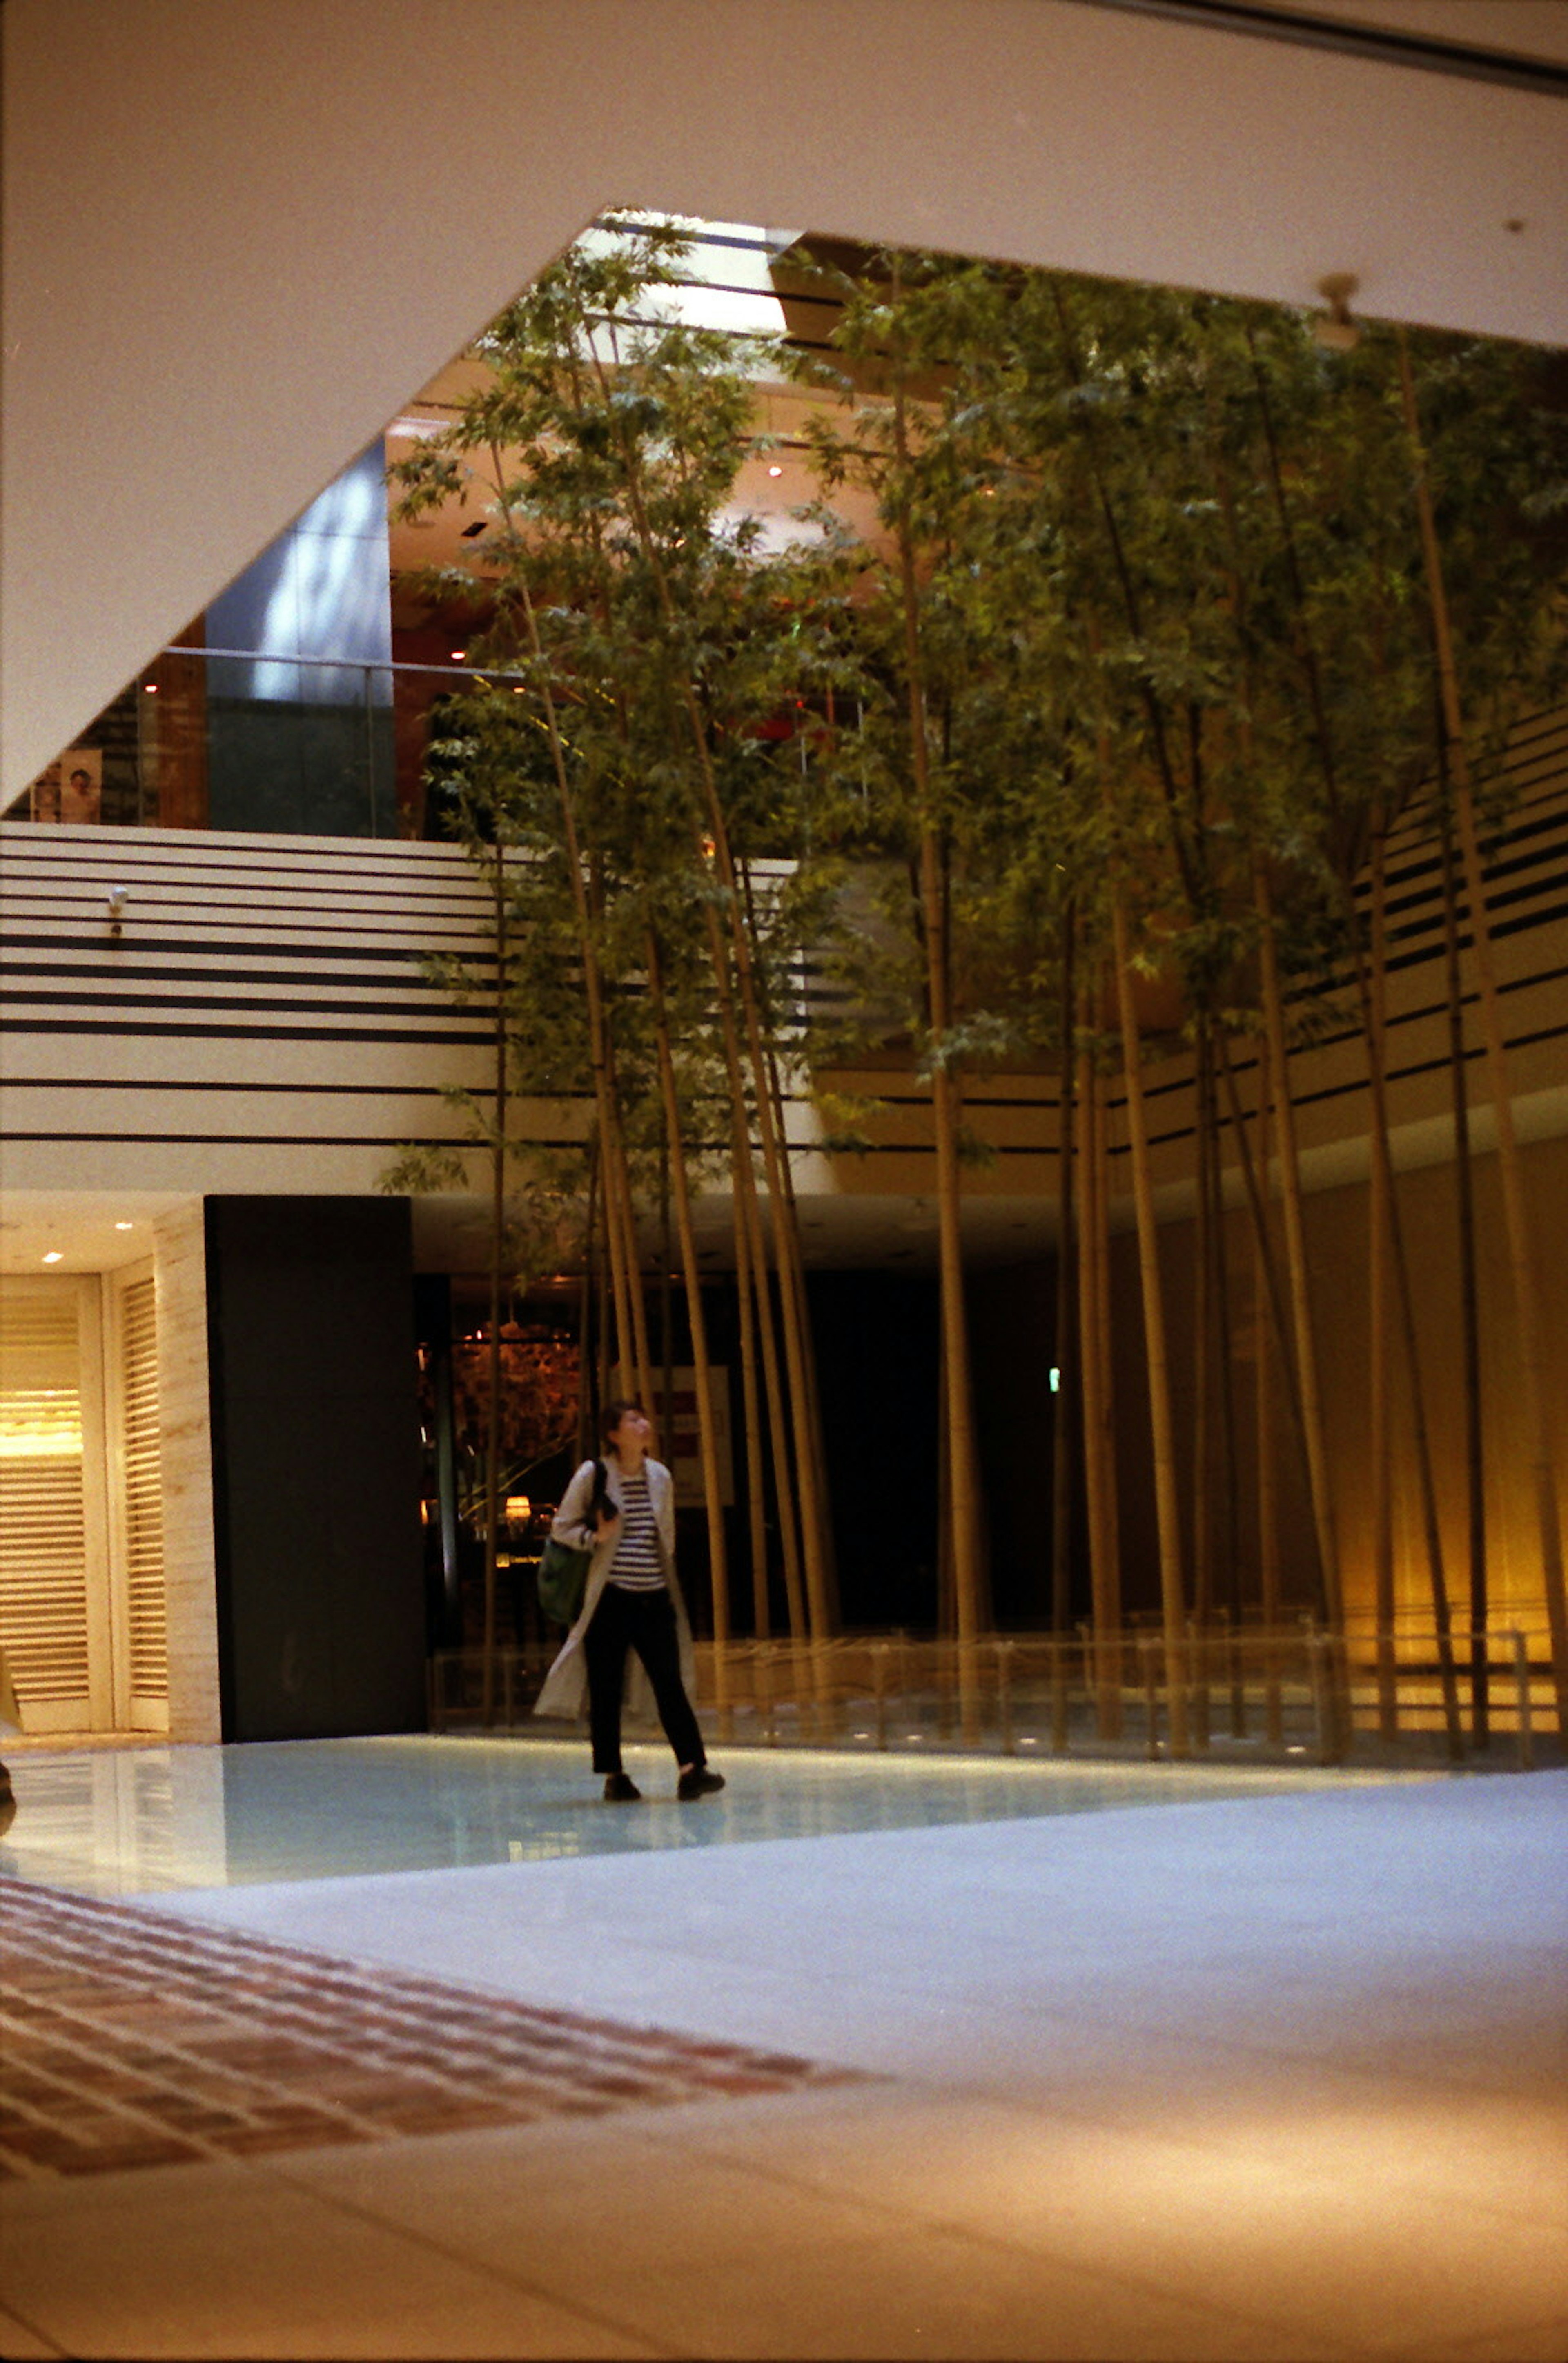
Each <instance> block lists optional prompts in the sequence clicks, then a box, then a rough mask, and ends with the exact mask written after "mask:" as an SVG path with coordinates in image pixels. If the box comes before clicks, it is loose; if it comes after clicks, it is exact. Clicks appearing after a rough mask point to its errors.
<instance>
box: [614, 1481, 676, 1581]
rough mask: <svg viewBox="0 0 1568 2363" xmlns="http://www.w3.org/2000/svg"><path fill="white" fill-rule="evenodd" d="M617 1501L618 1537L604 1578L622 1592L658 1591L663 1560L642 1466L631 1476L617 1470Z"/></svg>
mask: <svg viewBox="0 0 1568 2363" xmlns="http://www.w3.org/2000/svg"><path fill="white" fill-rule="evenodd" d="M620 1504H621V1507H620V1540H619V1542H618V1543H617V1545H616V1555H615V1557H614V1559H612V1560H611V1561H610V1571H609V1575H608V1578H607V1579H606V1580H607V1581H609V1582H611V1583H613V1584H615V1585H616V1586H617V1588H618V1589H619V1590H620V1591H622V1592H662V1590H663V1588H664V1561H663V1559H662V1555H661V1553H660V1549H659V1527H658V1524H657V1521H656V1520H655V1518H654V1515H653V1503H652V1499H651V1495H650V1493H649V1491H648V1471H647V1470H646V1469H639V1470H638V1472H637V1474H636V1476H635V1477H632V1476H629V1475H628V1473H627V1471H626V1470H622V1471H621V1481H620Z"/></svg>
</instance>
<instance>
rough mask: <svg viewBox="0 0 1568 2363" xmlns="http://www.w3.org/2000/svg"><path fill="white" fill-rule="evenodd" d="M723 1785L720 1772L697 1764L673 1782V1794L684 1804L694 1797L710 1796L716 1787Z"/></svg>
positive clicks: (722, 1776) (722, 1777)
mask: <svg viewBox="0 0 1568 2363" xmlns="http://www.w3.org/2000/svg"><path fill="white" fill-rule="evenodd" d="M723 1786H724V1775H723V1773H722V1772H715V1771H714V1770H713V1769H712V1768H711V1766H709V1765H706V1764H698V1765H695V1766H694V1767H693V1769H692V1770H691V1771H689V1772H683V1773H682V1775H681V1777H680V1779H679V1780H678V1781H676V1783H675V1794H676V1796H677V1797H679V1799H680V1800H681V1803H683V1804H684V1805H689V1804H690V1803H691V1802H692V1799H693V1798H694V1797H711V1796H712V1795H713V1792H714V1791H715V1790H716V1789H722V1788H723Z"/></svg>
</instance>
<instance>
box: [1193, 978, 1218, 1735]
mask: <svg viewBox="0 0 1568 2363" xmlns="http://www.w3.org/2000/svg"><path fill="white" fill-rule="evenodd" d="M1210 1055H1211V1051H1210V1043H1209V1033H1208V1019H1207V1012H1204V1011H1200V1012H1199V1014H1198V1020H1197V1041H1196V1044H1195V1051H1194V1057H1195V1067H1196V1074H1195V1082H1196V1092H1195V1101H1196V1104H1195V1126H1194V1128H1195V1133H1196V1136H1197V1140H1196V1146H1197V1211H1196V1231H1197V1237H1196V1242H1195V1244H1196V1254H1195V1258H1194V1266H1195V1289H1194V1304H1193V1578H1192V1594H1193V1615H1194V1619H1195V1622H1196V1624H1197V1625H1198V1627H1199V1629H1200V1630H1201V1629H1202V1628H1203V1627H1204V1626H1205V1625H1207V1623H1208V1621H1209V1617H1210V1615H1211V1614H1212V1613H1213V1608H1214V1596H1213V1567H1212V1562H1211V1559H1210V1548H1211V1545H1212V1541H1213V1531H1212V1522H1211V1504H1210V1498H1209V1484H1210V1470H1209V1457H1210V1453H1211V1451H1212V1448H1213V1445H1212V1437H1211V1435H1210V1413H1211V1403H1210V1396H1211V1393H1212V1388H1213V1374H1214V1193H1213V1190H1212V1187H1211V1184H1210V1177H1209V1167H1210V1164H1211V1162H1212V1159H1213V1153H1214V1136H1213V1130H1212V1127H1211V1126H1210V1123H1209V1104H1208V1091H1207V1083H1208V1075H1209V1059H1210ZM1198 1729H1199V1731H1200V1733H1201V1731H1202V1724H1201V1721H1200V1723H1199V1725H1198Z"/></svg>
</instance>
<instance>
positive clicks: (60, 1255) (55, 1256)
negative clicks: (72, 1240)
mask: <svg viewBox="0 0 1568 2363" xmlns="http://www.w3.org/2000/svg"><path fill="white" fill-rule="evenodd" d="M44 1261H45V1263H63V1262H64V1261H65V1255H64V1251H63V1249H62V1248H50V1251H49V1253H48V1255H46V1256H45V1258H44Z"/></svg>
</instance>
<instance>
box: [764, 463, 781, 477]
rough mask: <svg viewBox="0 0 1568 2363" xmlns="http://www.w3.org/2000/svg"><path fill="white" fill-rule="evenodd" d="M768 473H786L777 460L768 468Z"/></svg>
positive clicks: (773, 474) (777, 474)
mask: <svg viewBox="0 0 1568 2363" xmlns="http://www.w3.org/2000/svg"><path fill="white" fill-rule="evenodd" d="M768 473H769V475H770V476H782V475H783V474H784V470H783V469H782V468H781V467H780V466H779V464H778V462H777V460H774V462H773V466H772V467H771V468H770V469H769V470H768Z"/></svg>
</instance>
